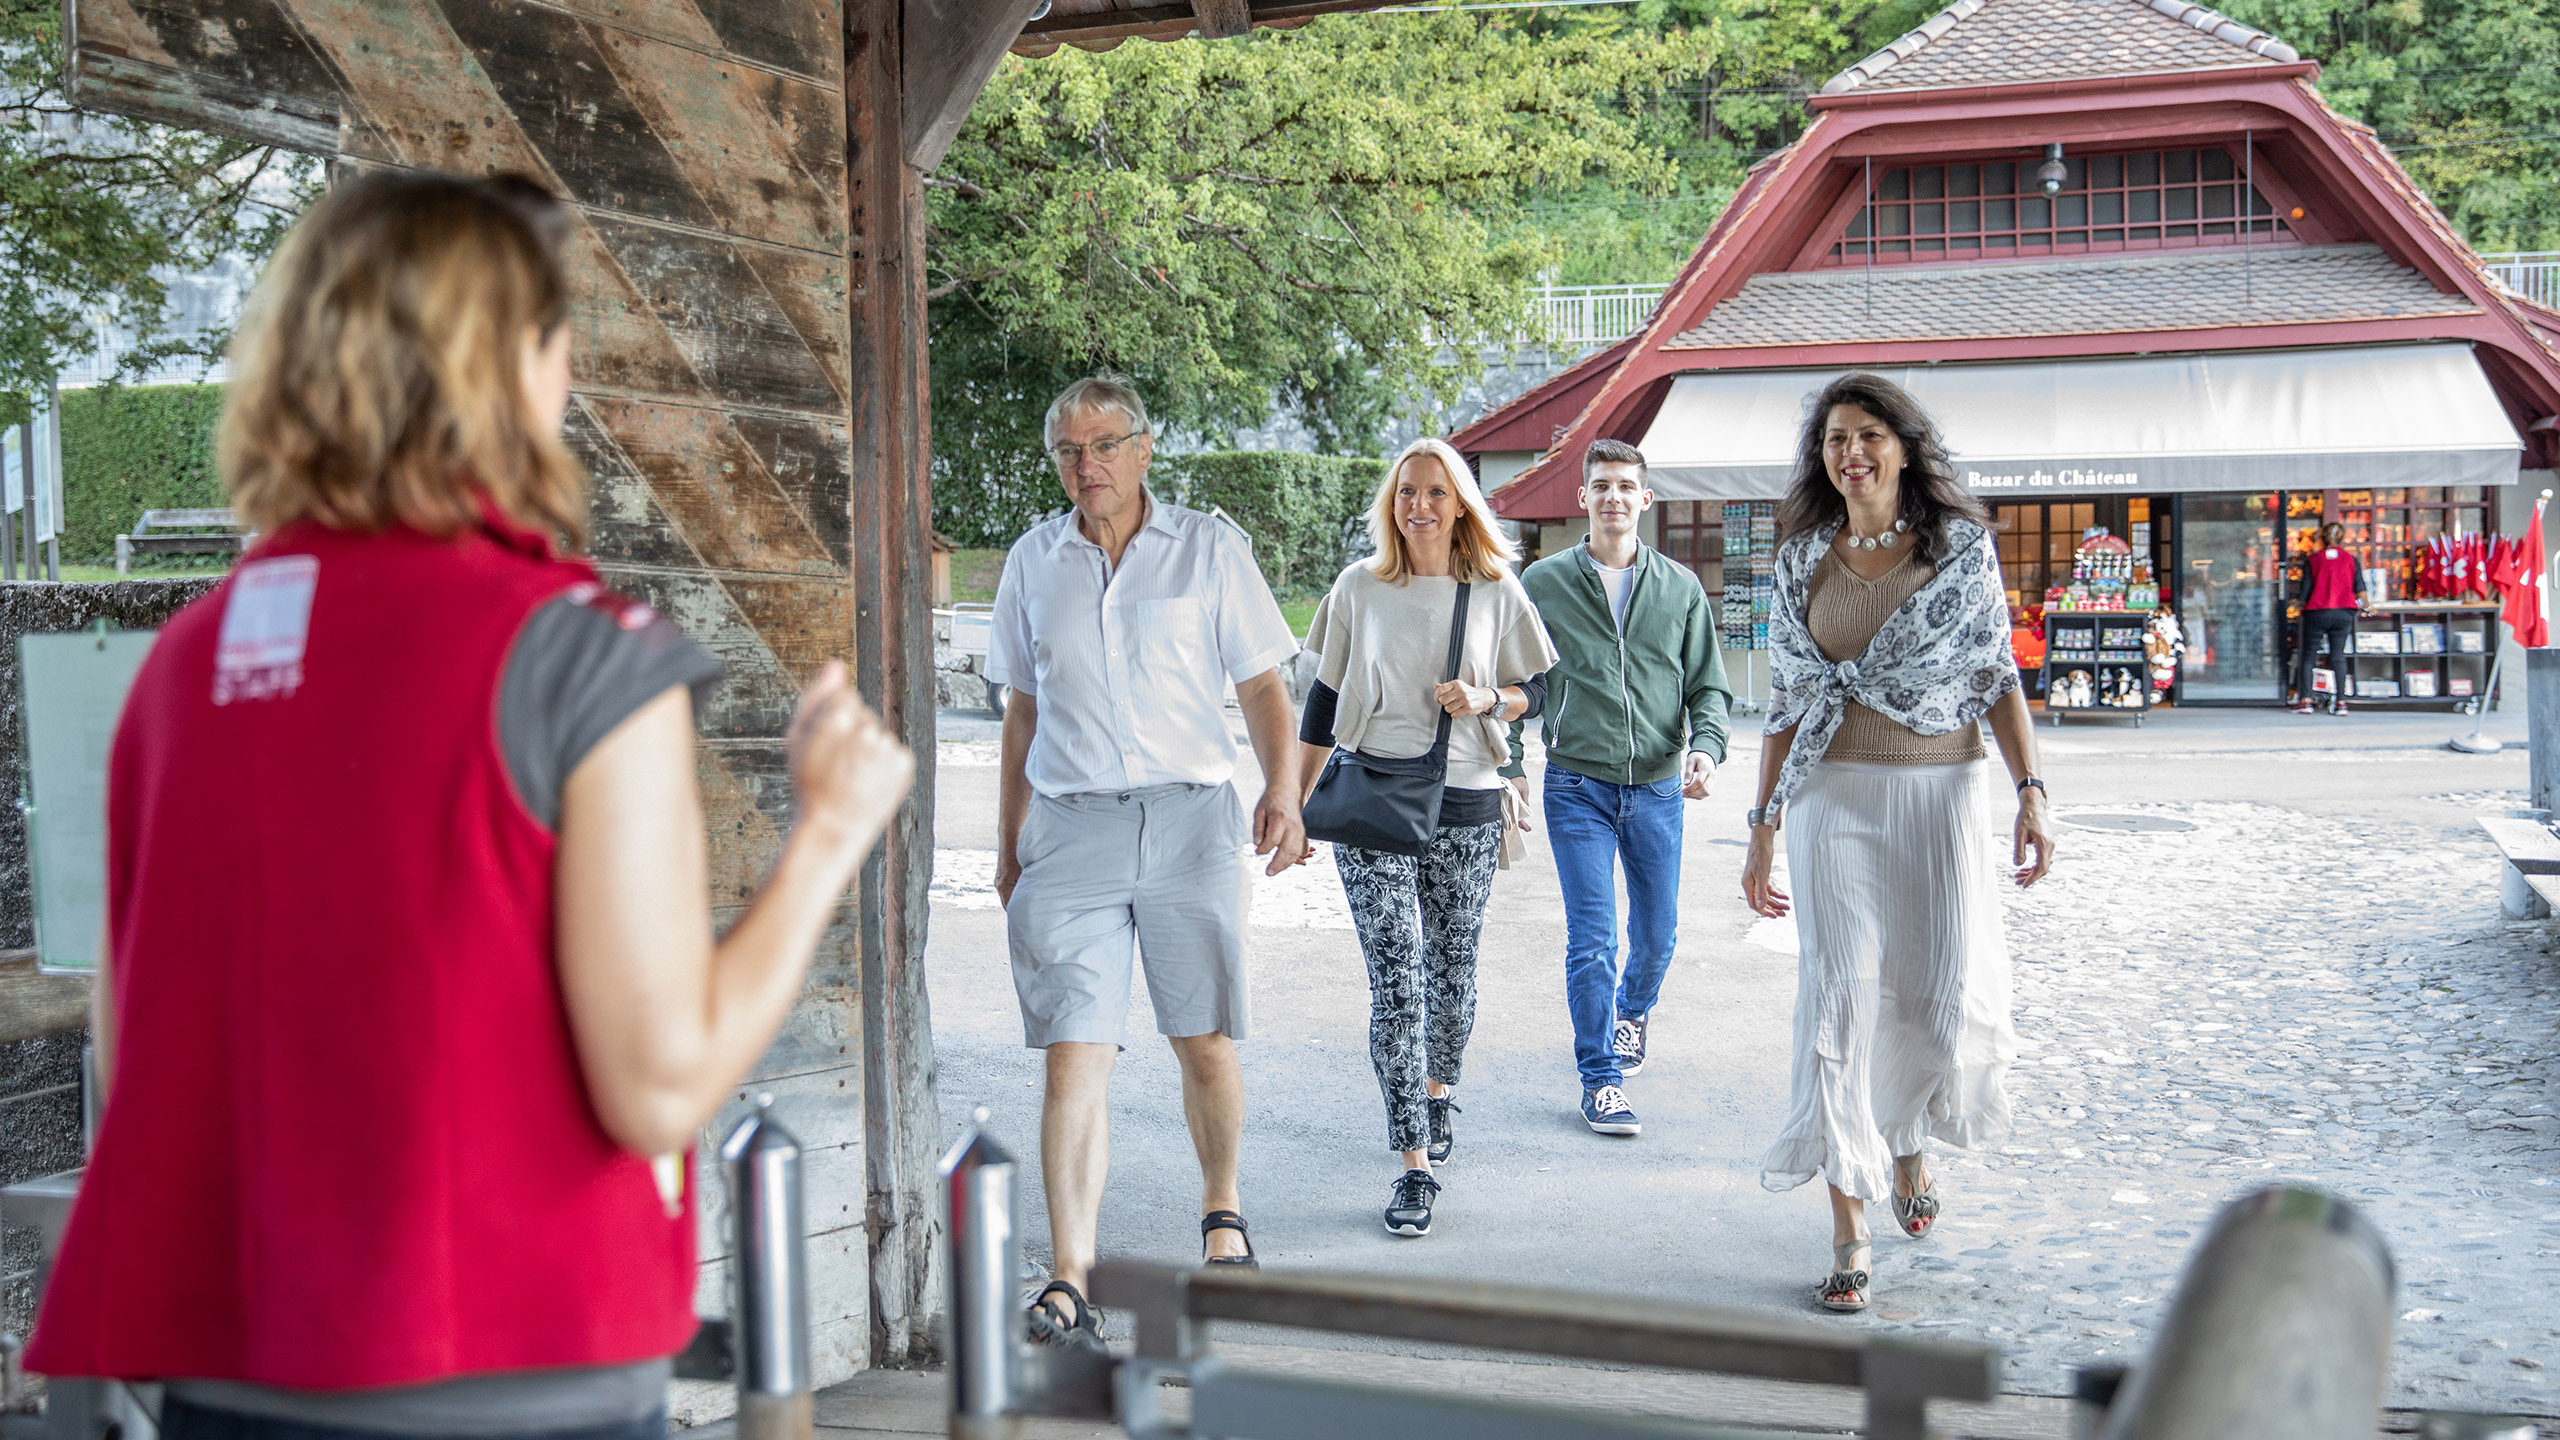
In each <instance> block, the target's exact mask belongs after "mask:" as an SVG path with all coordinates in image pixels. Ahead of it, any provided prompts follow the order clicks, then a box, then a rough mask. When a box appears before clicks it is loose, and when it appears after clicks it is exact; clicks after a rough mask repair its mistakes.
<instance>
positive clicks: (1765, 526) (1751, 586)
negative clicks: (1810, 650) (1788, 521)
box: [1717, 500, 1778, 650]
mask: <svg viewBox="0 0 2560 1440" xmlns="http://www.w3.org/2000/svg"><path fill="white" fill-rule="evenodd" d="M1777 561H1778V502H1776V501H1774V500H1727V501H1726V502H1724V607H1723V610H1722V612H1721V613H1720V614H1719V615H1718V616H1717V628H1718V629H1719V630H1720V631H1721V632H1722V633H1721V634H1720V635H1719V636H1718V638H1719V639H1721V640H1723V642H1724V648H1726V649H1727V650H1766V649H1768V648H1769V607H1770V605H1771V604H1772V603H1774V602H1775V601H1776V599H1777V596H1778V579H1777Z"/></svg>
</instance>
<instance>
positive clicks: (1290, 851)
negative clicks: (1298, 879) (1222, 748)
mask: <svg viewBox="0 0 2560 1440" xmlns="http://www.w3.org/2000/svg"><path fill="white" fill-rule="evenodd" d="M1236 708H1238V709H1240V710H1242V711H1244V733H1245V734H1246V735H1247V736H1248V737H1250V738H1251V739H1252V741H1253V758H1254V759H1255V760H1257V761H1259V762H1260V763H1261V765H1262V799H1261V800H1260V801H1259V802H1258V803H1256V804H1255V805H1254V807H1253V853H1254V854H1256V855H1269V856H1270V857H1271V864H1270V866H1269V867H1268V868H1267V869H1265V870H1264V871H1263V872H1262V873H1263V874H1265V875H1277V874H1279V873H1280V872H1281V871H1283V870H1286V869H1288V868H1289V867H1290V866H1292V865H1295V864H1297V863H1298V862H1299V861H1300V860H1302V859H1304V858H1305V857H1306V852H1307V826H1306V822H1305V821H1303V820H1300V819H1299V818H1298V806H1299V804H1300V803H1301V801H1300V799H1299V792H1298V750H1299V746H1298V743H1297V741H1298V717H1297V716H1296V715H1294V714H1292V713H1290V710H1289V687H1288V685H1287V684H1286V683H1285V682H1283V681H1282V680H1281V678H1280V672H1279V671H1277V670H1265V671H1263V672H1262V673H1261V674H1259V675H1256V676H1254V677H1253V678H1252V679H1250V680H1247V681H1245V682H1244V683H1243V684H1241V685H1238V686H1237V687H1236Z"/></svg>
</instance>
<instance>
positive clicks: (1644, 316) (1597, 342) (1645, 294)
mask: <svg viewBox="0 0 2560 1440" xmlns="http://www.w3.org/2000/svg"><path fill="white" fill-rule="evenodd" d="M1664 288H1665V287H1663V286H1660V285H1541V286H1539V287H1538V289H1537V292H1536V294H1535V295H1534V296H1533V304H1534V306H1535V314H1536V315H1537V317H1538V319H1539V321H1540V322H1541V323H1542V325H1543V326H1544V328H1545V329H1546V330H1547V332H1548V333H1549V334H1550V335H1552V336H1553V337H1554V339H1553V342H1552V343H1553V345H1554V348H1555V349H1557V350H1559V351H1571V352H1575V353H1580V352H1582V351H1586V350H1597V349H1599V348H1601V347H1602V346H1605V345H1614V344H1616V343H1617V342H1619V341H1621V340H1624V339H1626V338H1627V337H1628V336H1630V335H1633V334H1634V333H1636V332H1637V331H1638V330H1641V329H1643V328H1644V322H1645V321H1646V320H1648V319H1650V318H1652V316H1653V307H1654V306H1655V305H1656V304H1658V303H1660V301H1661V299H1662V292H1663V290H1664Z"/></svg>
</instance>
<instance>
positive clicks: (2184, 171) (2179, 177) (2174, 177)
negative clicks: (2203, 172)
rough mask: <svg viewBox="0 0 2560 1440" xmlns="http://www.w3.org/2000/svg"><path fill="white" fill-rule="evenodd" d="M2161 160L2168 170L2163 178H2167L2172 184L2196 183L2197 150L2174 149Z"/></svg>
mask: <svg viewBox="0 0 2560 1440" xmlns="http://www.w3.org/2000/svg"><path fill="white" fill-rule="evenodd" d="M2161 162H2162V168H2163V170H2164V171H2165V172H2166V173H2165V174H2164V175H2163V176H2162V178H2163V179H2165V180H2167V181H2168V182H2169V183H2170V184H2172V185H2179V184H2190V185H2191V184H2193V183H2195V178H2196V152H2194V151H2193V150H2172V151H2170V152H2169V153H2168V154H2167V155H2164V156H2162V157H2161Z"/></svg>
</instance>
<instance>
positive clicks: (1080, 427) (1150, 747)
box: [987, 377, 1307, 1349]
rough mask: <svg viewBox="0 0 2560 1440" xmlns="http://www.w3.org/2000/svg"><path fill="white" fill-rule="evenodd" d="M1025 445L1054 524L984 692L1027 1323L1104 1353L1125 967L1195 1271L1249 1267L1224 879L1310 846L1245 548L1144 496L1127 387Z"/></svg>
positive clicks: (1015, 562)
mask: <svg viewBox="0 0 2560 1440" xmlns="http://www.w3.org/2000/svg"><path fill="white" fill-rule="evenodd" d="M1042 434H1043V436H1044V437H1045V438H1046V441H1047V443H1048V446H1049V453H1050V455H1051V457H1052V458H1053V459H1055V460H1056V462H1057V466H1058V478H1059V480H1060V482H1061V483H1062V484H1063V485H1064V486H1065V487H1066V492H1067V499H1068V500H1069V501H1071V502H1073V505H1074V508H1073V509H1072V510H1070V511H1068V512H1067V513H1066V514H1064V515H1061V516H1059V517H1058V518H1056V519H1054V520H1050V521H1048V522H1046V523H1044V524H1041V525H1039V526H1036V527H1034V528H1033V529H1032V530H1031V531H1030V532H1029V533H1027V534H1025V535H1024V536H1023V537H1022V538H1021V539H1019V540H1016V541H1015V542H1014V545H1013V550H1012V552H1011V553H1010V554H1008V555H1007V556H1006V557H1005V564H1004V577H1003V579H1002V580H1001V581H999V582H998V583H997V586H996V604H995V627H994V638H993V641H992V644H991V645H990V648H989V652H988V656H987V676H988V678H989V679H990V680H993V681H995V682H997V683H999V684H1002V685H1006V686H1010V687H1011V689H1012V698H1011V699H1010V700H1009V701H1008V702H1007V704H1006V707H1005V718H1004V779H1003V788H1002V791H1001V799H1000V801H999V805H1000V809H999V812H998V816H997V825H996V837H997V838H996V895H997V897H998V898H999V899H1000V900H1002V901H1003V902H1004V907H1005V926H1006V931H1007V934H1008V935H1009V937H1010V942H1011V949H1012V955H1013V984H1014V992H1015V994H1016V996H1017V997H1018V998H1019V999H1020V1000H1021V1002H1022V1024H1023V1032H1024V1040H1025V1043H1027V1044H1029V1045H1030V1046H1031V1047H1032V1048H1034V1049H1037V1050H1042V1051H1044V1052H1046V1056H1047V1078H1048V1087H1047V1091H1046V1093H1045V1094H1044V1095H1043V1097H1042V1100H1041V1111H1040V1161H1041V1169H1042V1172H1043V1173H1042V1178H1043V1180H1044V1182H1045V1187H1046V1190H1047V1193H1048V1199H1049V1238H1050V1244H1051V1247H1052V1249H1053V1251H1054V1258H1053V1261H1052V1264H1051V1266H1050V1275H1051V1277H1052V1278H1051V1280H1050V1282H1049V1284H1048V1286H1047V1288H1045V1289H1043V1290H1042V1291H1041V1292H1040V1294H1039V1297H1038V1298H1037V1299H1036V1300H1035V1301H1034V1302H1033V1304H1032V1308H1031V1316H1030V1326H1031V1333H1032V1335H1033V1337H1034V1338H1036V1339H1038V1340H1041V1341H1043V1342H1045V1343H1048V1344H1052V1345H1061V1346H1073V1347H1082V1348H1090V1349H1099V1348H1101V1345H1102V1328H1101V1322H1100V1318H1099V1316H1098V1315H1096V1313H1095V1312H1094V1310H1093V1308H1092V1307H1091V1306H1090V1305H1088V1304H1087V1303H1086V1302H1085V1298H1084V1284H1085V1276H1086V1272H1087V1270H1088V1269H1090V1268H1091V1266H1092V1264H1093V1259H1094V1232H1095V1228H1096V1225H1097V1224H1098V1221H1099V1217H1100V1213H1101V1208H1102V1186H1103V1178H1104V1176H1105V1174H1106V1173H1107V1172H1108V1170H1109V1168H1110V1121H1111V1112H1110V1101H1109V1094H1108V1090H1109V1086H1110V1081H1111V1070H1112V1067H1113V1065H1114V1063H1115V1062H1116V1061H1117V1060H1118V1058H1119V1053H1120V1049H1121V1040H1122V1038H1123V1030H1124V1024H1125V1022H1126V1020H1127V1017H1128V1010H1129V979H1130V970H1131V966H1132V960H1133V957H1134V956H1136V955H1140V954H1142V955H1143V956H1144V957H1145V961H1146V975H1147V994H1148V996H1149V998H1150V999H1151V1000H1152V1001H1153V1002H1154V1006H1155V1013H1156V1028H1157V1029H1158V1030H1159V1031H1160V1032H1162V1033H1163V1034H1164V1035H1165V1037H1166V1038H1167V1039H1168V1040H1170V1041H1171V1042H1172V1045H1173V1053H1174V1056H1175V1058H1176V1059H1177V1060H1178V1061H1179V1062H1180V1063H1181V1066H1182V1108H1183V1113H1184V1116H1185V1118H1186V1119H1187V1120H1188V1121H1189V1122H1190V1127H1191V1141H1192V1145H1193V1148H1194V1149H1195V1150H1196V1151H1197V1152H1198V1154H1199V1157H1200V1175H1201V1197H1200V1209H1201V1220H1200V1234H1201V1245H1202V1249H1203V1251H1204V1255H1205V1259H1206V1260H1207V1261H1208V1263H1210V1264H1232V1265H1251V1264H1252V1263H1253V1246H1252V1243H1251V1241H1250V1240H1249V1239H1248V1238H1247V1236H1246V1233H1245V1224H1244V1218H1243V1216H1242V1215H1241V1214H1240V1213H1239V1210H1240V1206H1241V1204H1242V1202H1241V1200H1240V1198H1239V1196H1238V1193H1237V1190H1236V1164H1237V1156H1238V1153H1239V1151H1240V1150H1241V1149H1242V1146H1243V1139H1244V1076H1243V1072H1242V1071H1241V1070H1239V1069H1238V1068H1237V1065H1236V1049H1235V1042H1236V1041H1237V1040H1239V1039H1242V1038H1243V1037H1244V1034H1245V1027H1246V1005H1245V975H1244V958H1245V937H1244V929H1245V912H1246V907H1247V904H1248V902H1249V901H1250V899H1251V894H1252V891H1251V886H1252V879H1251V877H1250V875H1249V874H1248V873H1247V871H1246V868H1245V867H1246V865H1247V864H1248V863H1249V862H1248V861H1247V859H1246V854H1247V851H1248V849H1249V850H1250V851H1251V853H1253V854H1255V855H1264V854H1267V855H1269V856H1271V861H1270V864H1269V866H1268V867H1267V868H1266V870H1265V872H1264V873H1266V874H1274V875H1276V874H1278V873H1279V872H1280V871H1281V870H1282V869H1283V868H1284V867H1286V866H1288V865H1290V864H1293V863H1296V862H1297V861H1298V860H1299V859H1300V858H1301V857H1302V856H1303V854H1304V852H1305V851H1306V848H1307V847H1306V827H1305V826H1304V825H1303V824H1302V823H1301V822H1300V821H1299V818H1298V789H1299V786H1298V773H1299V772H1298V747H1297V744H1296V739H1297V736H1296V727H1295V723H1294V717H1293V716H1292V715H1291V713H1290V707H1289V693H1288V689H1287V687H1286V686H1285V685H1284V684H1283V683H1282V681H1281V678H1280V672H1279V669H1278V667H1279V665H1280V664H1281V663H1282V662H1283V661H1286V660H1288V659H1289V658H1290V657H1291V656H1293V655H1294V654H1296V653H1297V648H1298V647H1297V641H1296V639H1295V637H1293V636H1292V635H1291V634H1290V633H1289V626H1288V623H1287V622H1286V621H1285V620H1283V619H1282V618H1281V616H1280V607H1279V605H1278V603H1277V602H1275V601H1274V600H1273V599H1272V598H1271V591H1270V588H1269V587H1268V586H1266V585H1264V584H1263V581H1262V573H1261V571H1260V570H1258V569H1256V568H1255V566H1254V563H1253V549H1252V546H1251V544H1250V542H1248V541H1247V540H1246V538H1245V536H1244V533H1243V532H1242V531H1240V530H1238V529H1236V528H1235V527H1234V526H1233V525H1232V524H1230V523H1228V522H1226V521H1225V520H1223V519H1220V518H1217V517H1214V516H1210V515H1204V514H1201V513H1200V512H1198V511H1196V510H1186V509H1184V508H1182V507H1181V506H1178V505H1168V504H1166V503H1164V502H1163V501H1161V500H1158V499H1156V498H1155V497H1154V496H1153V495H1151V494H1149V493H1148V492H1147V485H1146V478H1147V466H1148V465H1149V463H1150V462H1151V461H1152V460H1153V459H1154V457H1155V440H1154V438H1153V437H1152V436H1151V435H1150V434H1149V433H1148V429H1147V408H1146V405H1145V403H1144V402H1143V401H1141V400H1140V399H1139V398H1138V395H1137V392H1136V391H1134V390H1132V389H1130V388H1129V387H1128V386H1127V385H1125V384H1122V383H1120V382H1119V381H1117V380H1113V379H1108V378H1102V377H1094V378H1089V379H1084V380H1079V381H1077V382H1076V383H1075V384H1073V385H1070V386H1068V387H1067V389H1066V391H1065V393H1063V394H1061V395H1059V396H1058V398H1057V399H1056V400H1055V401H1053V402H1051V404H1050V406H1049V413H1048V417H1047V419H1046V421H1045V422H1044V425H1043V427H1042ZM1230 682H1232V683H1233V684H1234V686H1235V691H1236V700H1237V703H1238V706H1239V708H1240V709H1241V710H1242V711H1243V713H1244V724H1245V732H1246V734H1247V735H1248V736H1249V737H1250V738H1251V740H1252V742H1253V750H1254V754H1255V755H1256V756H1257V757H1258V758H1259V759H1260V761H1261V764H1262V778H1263V791H1262V798H1261V800H1260V801H1259V802H1258V803H1257V804H1256V805H1255V807H1254V811H1253V817H1252V820H1251V822H1250V828H1249V829H1248V822H1247V821H1246V818H1245V814H1244V807H1243V805H1242V803H1241V801H1240V800H1239V798H1238V796H1237V794H1236V790H1235V787H1234V786H1233V785H1231V784H1229V783H1228V780H1229V777H1230V776H1232V775H1233V774H1234V773H1235V759H1236V753H1235V742H1234V740H1233V738H1232V736H1231V735H1230V733H1229V731H1228V727H1227V717H1226V710H1225V703H1224V702H1225V693H1226V687H1227V685H1228V684H1229V683H1230Z"/></svg>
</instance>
